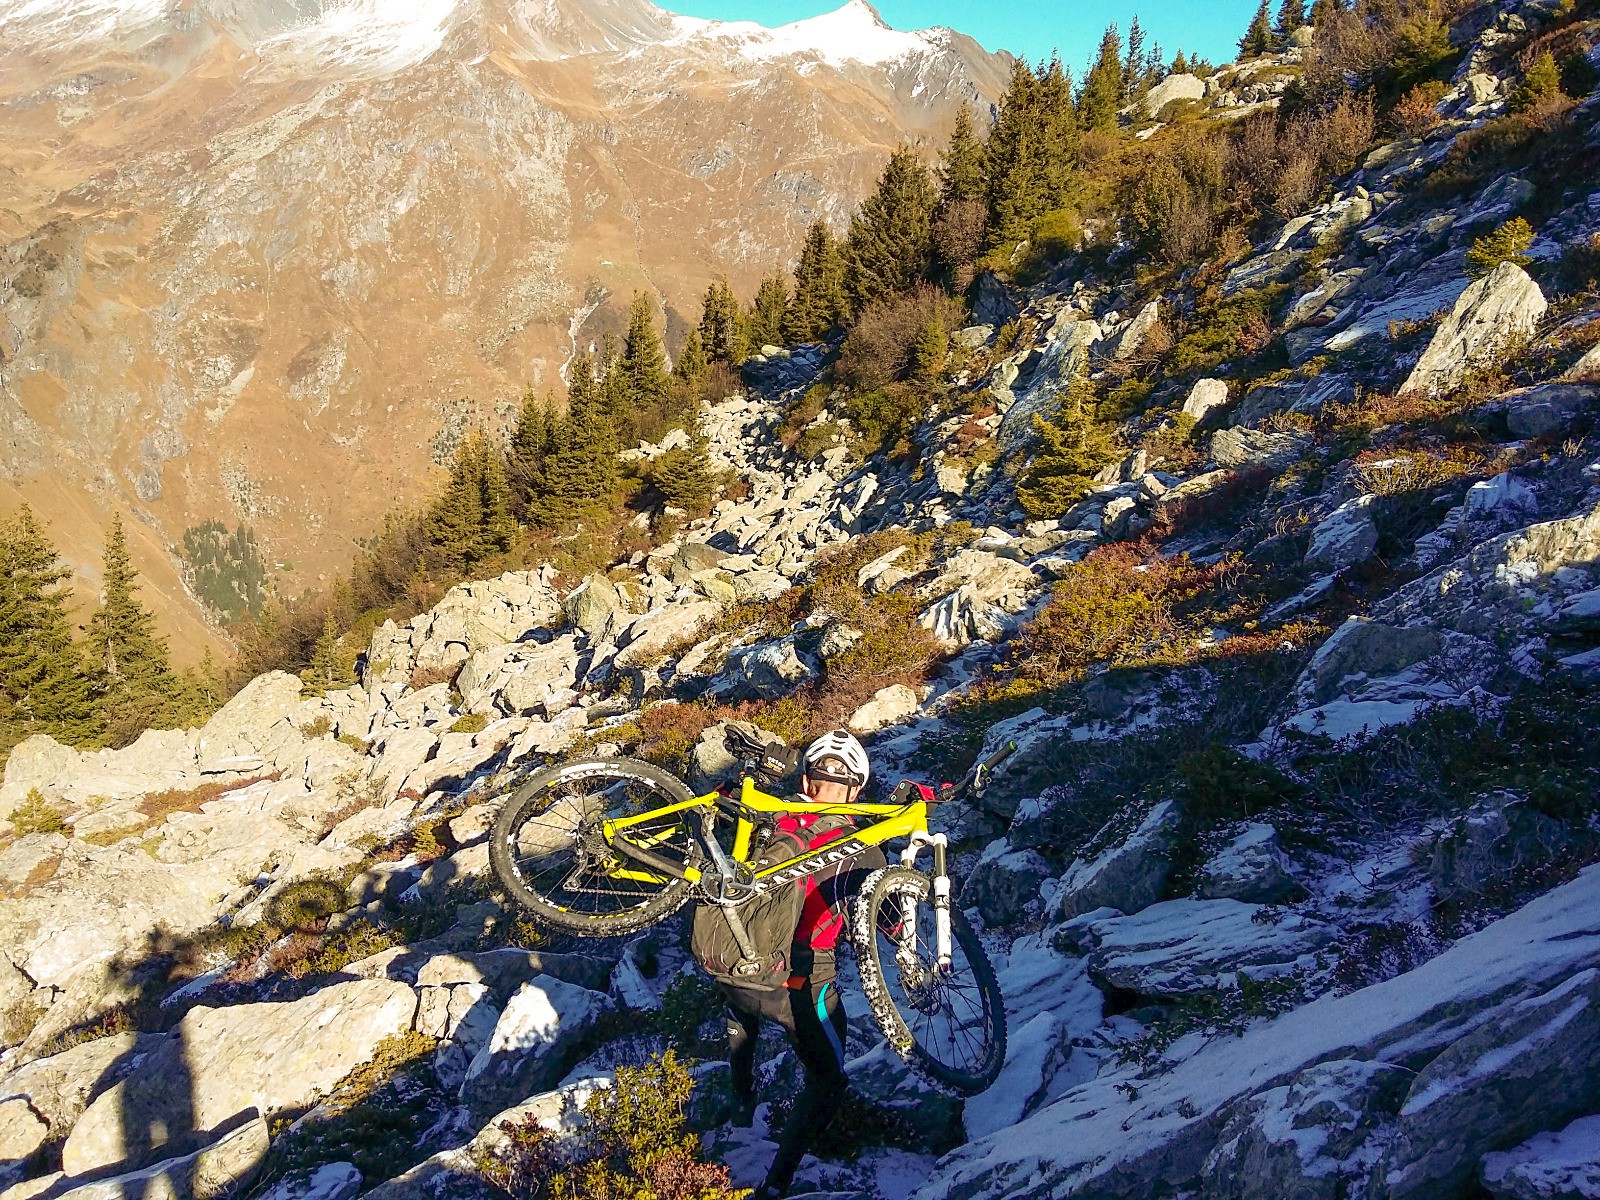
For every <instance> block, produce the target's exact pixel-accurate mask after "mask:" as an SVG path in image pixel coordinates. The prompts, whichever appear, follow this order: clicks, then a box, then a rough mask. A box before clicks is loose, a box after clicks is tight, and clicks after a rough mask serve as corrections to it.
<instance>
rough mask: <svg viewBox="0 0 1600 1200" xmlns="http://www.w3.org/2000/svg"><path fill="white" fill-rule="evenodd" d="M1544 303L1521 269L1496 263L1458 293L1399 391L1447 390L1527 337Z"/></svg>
mask: <svg viewBox="0 0 1600 1200" xmlns="http://www.w3.org/2000/svg"><path fill="white" fill-rule="evenodd" d="M1547 307H1549V306H1548V304H1547V303H1546V302H1545V298H1544V293H1543V292H1541V291H1540V290H1539V285H1538V284H1537V283H1535V282H1534V281H1533V280H1532V279H1531V278H1529V276H1528V273H1527V272H1526V271H1524V270H1523V269H1522V268H1521V267H1519V266H1517V265H1516V264H1515V263H1512V262H1503V263H1501V264H1500V265H1499V266H1497V267H1496V268H1495V269H1494V270H1493V271H1491V272H1489V274H1487V275H1485V276H1484V277H1483V278H1482V279H1479V280H1477V281H1475V282H1474V283H1472V284H1471V285H1470V286H1469V287H1468V288H1467V290H1466V291H1464V292H1462V293H1461V296H1460V298H1459V299H1457V300H1456V303H1455V307H1454V308H1453V309H1452V310H1451V312H1450V315H1449V316H1448V317H1446V318H1445V319H1444V320H1443V321H1441V322H1440V323H1439V327H1438V329H1436V330H1435V331H1434V334H1433V338H1432V339H1431V340H1430V341H1429V342H1428V348H1427V349H1426V350H1424V351H1423V352H1422V357H1421V358H1420V359H1418V360H1417V365H1416V366H1415V367H1413V368H1412V370H1411V374H1410V375H1408V376H1407V377H1406V381H1405V383H1404V384H1402V385H1401V388H1400V390H1401V391H1402V392H1412V391H1421V392H1429V393H1439V392H1445V391H1449V390H1450V389H1451V388H1453V387H1455V386H1456V385H1458V384H1459V383H1460V382H1461V381H1462V380H1463V379H1464V378H1466V375H1467V373H1468V372H1469V371H1471V370H1472V369H1473V368H1475V367H1479V366H1482V365H1483V364H1484V363H1486V362H1488V361H1490V360H1491V359H1492V358H1493V357H1494V355H1495V354H1496V353H1498V352H1499V350H1500V349H1501V348H1502V347H1504V346H1506V345H1507V344H1509V343H1511V342H1514V341H1516V340H1518V339H1522V338H1527V337H1529V336H1530V335H1532V333H1533V331H1534V328H1535V327H1536V326H1537V325H1538V323H1539V319H1540V318H1541V317H1543V316H1544V313H1545V309H1546V308H1547Z"/></svg>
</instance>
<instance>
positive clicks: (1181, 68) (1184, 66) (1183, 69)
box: [1172, 50, 1189, 75]
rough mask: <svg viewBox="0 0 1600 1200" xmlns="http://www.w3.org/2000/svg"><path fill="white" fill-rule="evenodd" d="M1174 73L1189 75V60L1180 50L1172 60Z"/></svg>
mask: <svg viewBox="0 0 1600 1200" xmlns="http://www.w3.org/2000/svg"><path fill="white" fill-rule="evenodd" d="M1172 73H1173V74H1174V75H1187V74H1188V73H1189V60H1188V59H1187V58H1185V57H1184V56H1183V51H1182V50H1179V51H1178V53H1177V55H1176V56H1174V58H1173V60H1172Z"/></svg>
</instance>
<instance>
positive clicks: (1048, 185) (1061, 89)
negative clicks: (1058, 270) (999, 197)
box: [1039, 58, 1078, 215]
mask: <svg viewBox="0 0 1600 1200" xmlns="http://www.w3.org/2000/svg"><path fill="white" fill-rule="evenodd" d="M1039 123H1040V135H1041V145H1042V147H1043V151H1044V155H1043V187H1044V191H1043V195H1042V197H1041V199H1042V202H1043V204H1044V209H1043V211H1044V212H1048V211H1050V210H1051V209H1055V208H1060V207H1061V206H1062V205H1063V204H1065V203H1066V201H1067V196H1068V194H1069V192H1070V190H1071V186H1072V171H1073V168H1074V166H1075V165H1076V163H1077V159H1078V110H1077V106H1076V105H1075V104H1074V103H1073V101H1072V76H1071V75H1069V74H1068V73H1067V69H1066V67H1064V66H1062V65H1061V60H1060V59H1059V58H1052V59H1051V60H1050V62H1049V64H1048V65H1047V66H1046V67H1045V69H1044V74H1043V75H1041V76H1040V77H1039ZM1040 215H1042V213H1041V214H1040Z"/></svg>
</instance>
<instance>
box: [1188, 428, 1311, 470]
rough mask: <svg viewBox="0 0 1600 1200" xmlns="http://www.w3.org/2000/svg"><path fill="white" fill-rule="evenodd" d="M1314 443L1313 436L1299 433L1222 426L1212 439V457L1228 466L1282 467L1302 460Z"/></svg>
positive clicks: (1224, 466)
mask: <svg viewBox="0 0 1600 1200" xmlns="http://www.w3.org/2000/svg"><path fill="white" fill-rule="evenodd" d="M1310 446H1311V439H1310V438H1308V437H1305V436H1303V435H1301V434H1297V433H1267V432H1265V431H1263V430H1260V429H1219V430H1217V432H1216V434H1215V435H1214V436H1213V437H1212V439H1211V457H1212V459H1213V460H1214V461H1215V462H1216V464H1217V466H1219V467H1222V468H1223V469H1224V470H1230V471H1237V470H1239V469H1240V468H1242V467H1265V468H1266V469H1267V470H1269V471H1281V470H1283V469H1284V468H1286V467H1291V466H1293V465H1294V464H1295V463H1297V462H1299V461H1300V459H1301V458H1302V457H1304V455H1305V453H1306V451H1307V450H1308V449H1310Z"/></svg>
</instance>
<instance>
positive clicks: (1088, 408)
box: [1017, 371, 1116, 520]
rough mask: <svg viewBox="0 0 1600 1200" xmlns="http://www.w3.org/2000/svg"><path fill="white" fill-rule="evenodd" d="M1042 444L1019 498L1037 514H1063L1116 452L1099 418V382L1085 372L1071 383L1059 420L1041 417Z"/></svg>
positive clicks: (1036, 424) (1037, 423)
mask: <svg viewBox="0 0 1600 1200" xmlns="http://www.w3.org/2000/svg"><path fill="white" fill-rule="evenodd" d="M1033 430H1034V435H1035V437H1036V438H1037V439H1038V443H1039V446H1038V449H1037V451H1036V452H1035V454H1034V457H1033V462H1032V463H1031V464H1030V465H1029V466H1028V468H1027V470H1026V471H1025V472H1024V473H1023V476H1022V478H1021V480H1020V481H1019V482H1018V484H1017V500H1018V502H1019V503H1020V504H1021V505H1022V508H1023V510H1024V511H1025V512H1026V513H1027V514H1028V515H1029V516H1032V517H1036V518H1039V519H1041V520H1048V519H1053V518H1056V517H1059V516H1060V515H1061V514H1062V513H1064V512H1066V510H1067V509H1068V508H1070V507H1071V506H1072V505H1073V504H1076V503H1077V502H1078V501H1079V500H1080V499H1082V498H1083V496H1084V494H1085V493H1086V492H1087V491H1088V490H1089V488H1090V486H1091V485H1092V484H1093V482H1094V473H1095V472H1096V471H1098V470H1099V469H1100V468H1101V467H1103V466H1105V465H1106V463H1108V462H1110V461H1111V460H1112V459H1113V458H1115V457H1116V451H1115V450H1114V448H1113V447H1112V444H1111V438H1110V436H1109V435H1108V434H1107V432H1106V430H1105V428H1104V427H1103V426H1101V425H1100V424H1098V423H1097V422H1096V420H1095V395H1094V385H1093V384H1091V383H1090V382H1089V379H1088V377H1087V376H1085V375H1084V374H1083V373H1082V372H1081V371H1080V372H1079V373H1078V374H1076V375H1075V376H1074V377H1073V379H1072V382H1071V383H1069V384H1068V385H1067V391H1066V394H1065V396H1063V397H1062V401H1061V411H1060V412H1059V413H1058V414H1057V415H1056V417H1055V418H1054V419H1053V420H1046V419H1045V418H1044V417H1040V416H1035V417H1034V419H1033Z"/></svg>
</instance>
